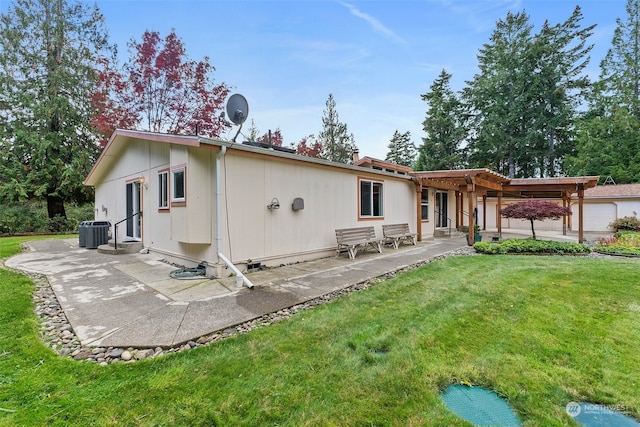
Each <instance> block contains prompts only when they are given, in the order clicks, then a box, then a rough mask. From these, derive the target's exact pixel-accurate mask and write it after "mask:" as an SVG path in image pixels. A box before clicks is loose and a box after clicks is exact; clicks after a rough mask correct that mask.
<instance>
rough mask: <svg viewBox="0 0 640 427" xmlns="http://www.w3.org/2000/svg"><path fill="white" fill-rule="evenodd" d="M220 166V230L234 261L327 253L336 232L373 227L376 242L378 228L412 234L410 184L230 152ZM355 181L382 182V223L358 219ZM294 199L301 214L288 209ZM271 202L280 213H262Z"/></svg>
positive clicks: (380, 232) (411, 188)
mask: <svg viewBox="0 0 640 427" xmlns="http://www.w3.org/2000/svg"><path fill="white" fill-rule="evenodd" d="M225 161H226V176H225V177H223V181H224V182H226V184H223V186H224V187H225V191H226V202H227V203H228V204H227V209H226V210H225V209H223V223H224V224H225V226H224V227H223V228H224V231H225V232H226V230H227V229H228V230H229V234H230V237H231V239H230V241H231V242H232V247H226V248H225V250H226V251H228V253H230V254H231V257H232V258H233V260H234V261H238V262H243V261H245V260H247V259H251V260H253V261H256V260H259V261H261V262H266V261H269V260H278V259H280V258H283V257H286V258H289V259H292V258H295V259H304V258H305V257H306V256H309V255H315V256H316V257H317V256H318V254H319V253H324V254H330V253H332V251H334V249H335V229H336V228H349V227H360V226H369V225H372V226H374V227H375V228H376V233H377V234H378V237H380V238H381V237H382V224H383V223H394V222H407V223H409V224H410V227H411V228H412V229H415V223H416V213H415V210H416V208H415V206H416V205H415V203H416V201H415V187H414V185H413V184H412V183H411V181H409V180H397V179H394V178H388V177H383V178H382V179H381V177H380V176H377V175H370V174H367V172H366V171H363V172H362V173H361V174H359V175H356V174H355V173H353V172H349V171H344V170H341V169H338V168H327V167H318V166H314V165H309V164H307V163H302V162H294V161H289V160H280V159H275V158H264V157H258V156H239V155H234V154H232V153H227V155H226V156H225ZM223 175H224V174H223ZM358 176H361V177H364V178H367V179H372V180H374V181H380V180H382V182H383V185H384V187H383V192H384V195H383V197H384V208H383V209H384V220H382V219H376V220H358ZM297 197H299V198H302V199H303V200H304V209H303V210H299V211H294V210H293V209H292V207H291V205H292V202H293V200H294V199H295V198H297ZM274 198H275V199H278V201H279V202H280V209H268V208H267V205H268V204H269V203H271V201H272V200H273V199H274ZM225 241H226V239H225Z"/></svg>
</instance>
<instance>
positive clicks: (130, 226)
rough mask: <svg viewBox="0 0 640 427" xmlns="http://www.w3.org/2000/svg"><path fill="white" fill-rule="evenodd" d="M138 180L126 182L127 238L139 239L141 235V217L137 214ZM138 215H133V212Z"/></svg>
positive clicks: (139, 205) (138, 210)
mask: <svg viewBox="0 0 640 427" xmlns="http://www.w3.org/2000/svg"><path fill="white" fill-rule="evenodd" d="M140 199H141V197H140V181H134V182H129V183H127V206H126V209H127V238H129V239H133V240H140V238H141V237H142V219H141V218H140V217H141V215H140V214H139V212H140V209H141V206H142V205H141V203H140ZM136 213H137V214H138V215H134V214H136Z"/></svg>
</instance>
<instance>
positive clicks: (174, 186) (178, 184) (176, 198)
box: [171, 168, 185, 202]
mask: <svg viewBox="0 0 640 427" xmlns="http://www.w3.org/2000/svg"><path fill="white" fill-rule="evenodd" d="M171 201H172V202H184V201H185V174H184V168H180V169H174V170H172V171H171Z"/></svg>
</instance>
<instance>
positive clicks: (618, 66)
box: [567, 0, 640, 183]
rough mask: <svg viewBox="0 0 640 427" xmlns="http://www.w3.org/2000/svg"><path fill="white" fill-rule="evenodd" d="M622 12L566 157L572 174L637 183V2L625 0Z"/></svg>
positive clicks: (639, 26)
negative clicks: (574, 144) (572, 149)
mask: <svg viewBox="0 0 640 427" xmlns="http://www.w3.org/2000/svg"><path fill="white" fill-rule="evenodd" d="M626 12H627V17H626V20H622V19H618V20H617V27H616V30H615V32H614V35H613V39H612V42H611V48H610V49H609V50H608V52H607V55H606V56H605V58H604V59H603V60H602V62H601V63H600V78H599V80H598V81H597V82H596V83H595V84H594V85H593V92H592V96H591V97H590V99H589V109H588V111H587V112H586V114H584V116H583V118H582V120H580V122H579V125H578V138H577V150H576V153H575V155H573V156H570V157H569V158H568V160H567V163H568V165H569V167H568V171H569V173H571V174H574V175H600V177H601V179H602V180H603V179H605V178H606V177H608V176H611V177H612V178H613V179H614V181H615V182H616V183H629V182H640V1H639V0H628V1H627V6H626Z"/></svg>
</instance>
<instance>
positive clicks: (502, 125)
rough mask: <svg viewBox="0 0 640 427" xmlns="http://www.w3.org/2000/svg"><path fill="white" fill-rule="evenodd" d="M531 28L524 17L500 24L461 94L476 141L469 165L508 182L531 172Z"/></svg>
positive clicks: (482, 51) (498, 23)
mask: <svg viewBox="0 0 640 427" xmlns="http://www.w3.org/2000/svg"><path fill="white" fill-rule="evenodd" d="M531 31H532V25H531V24H530V23H529V16H528V15H526V14H525V13H524V12H522V13H517V14H512V13H509V14H508V15H507V17H506V19H504V20H499V21H498V22H497V25H496V29H495V30H494V31H493V34H492V36H491V43H490V44H485V45H483V47H482V48H481V49H480V53H479V54H478V60H479V64H478V66H479V68H480V73H479V74H476V75H475V76H474V78H473V80H472V81H471V82H468V87H467V88H466V89H465V91H464V98H465V101H466V103H467V105H468V106H469V108H470V111H471V112H472V115H473V116H472V117H473V126H474V128H475V132H474V138H473V139H472V141H471V143H472V144H471V147H470V163H471V165H472V166H474V167H486V168H489V169H492V170H495V171H497V172H500V173H502V174H504V175H508V176H509V177H516V176H523V175H526V174H527V173H528V172H529V171H528V170H526V166H525V165H526V164H529V160H530V159H529V158H528V156H530V155H531V153H530V152H527V151H526V150H525V147H530V146H531V145H532V144H531V138H532V134H531V133H530V132H528V129H529V127H530V125H531V124H532V122H533V118H532V117H531V116H530V110H529V106H530V105H531V104H532V101H533V99H532V98H531V97H532V95H533V94H532V93H531V92H530V91H529V84H530V76H531V75H532V73H533V70H534V69H535V67H534V63H533V58H532V57H531V45H532V35H531Z"/></svg>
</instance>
